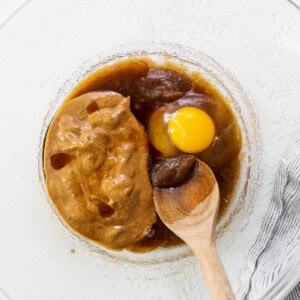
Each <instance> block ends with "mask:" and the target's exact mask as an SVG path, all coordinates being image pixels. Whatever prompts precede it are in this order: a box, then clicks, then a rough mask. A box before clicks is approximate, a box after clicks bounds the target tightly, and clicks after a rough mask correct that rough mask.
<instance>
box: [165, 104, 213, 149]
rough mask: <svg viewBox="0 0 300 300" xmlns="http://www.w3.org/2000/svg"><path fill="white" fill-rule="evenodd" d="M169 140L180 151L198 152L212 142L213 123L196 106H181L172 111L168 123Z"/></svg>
mask: <svg viewBox="0 0 300 300" xmlns="http://www.w3.org/2000/svg"><path fill="white" fill-rule="evenodd" d="M168 134H169V137H170V140H171V142H172V143H173V144H174V145H175V146H176V147H177V148H178V149H179V150H181V151H183V152H187V153H198V152H201V151H203V150H205V149H206V148H208V147H209V145H210V144H211V143H212V141H213V139H214V136H215V125H214V123H213V121H212V119H211V117H210V116H209V115H208V114H207V113H206V112H204V111H203V110H201V109H199V108H196V107H183V108H180V109H178V110H177V111H176V112H174V113H173V114H172V116H171V118H170V120H169V123H168Z"/></svg>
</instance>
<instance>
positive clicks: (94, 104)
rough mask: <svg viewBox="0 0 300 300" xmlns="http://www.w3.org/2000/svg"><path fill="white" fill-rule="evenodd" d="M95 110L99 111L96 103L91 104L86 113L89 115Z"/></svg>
mask: <svg viewBox="0 0 300 300" xmlns="http://www.w3.org/2000/svg"><path fill="white" fill-rule="evenodd" d="M97 110H99V106H98V104H97V102H96V101H93V102H91V103H90V104H89V105H88V106H87V108H86V111H87V113H88V114H89V115H91V114H92V113H94V112H95V111H97Z"/></svg>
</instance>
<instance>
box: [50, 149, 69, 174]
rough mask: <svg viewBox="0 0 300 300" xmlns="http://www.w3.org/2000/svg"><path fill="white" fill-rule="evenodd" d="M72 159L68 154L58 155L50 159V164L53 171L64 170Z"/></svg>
mask: <svg viewBox="0 0 300 300" xmlns="http://www.w3.org/2000/svg"><path fill="white" fill-rule="evenodd" d="M71 159H72V157H71V155H70V154H67V153H56V154H53V155H52V156H51V157H50V164H51V166H52V168H53V169H55V170H59V169H61V168H63V167H64V166H65V165H66V164H67V163H68V162H70V161H71Z"/></svg>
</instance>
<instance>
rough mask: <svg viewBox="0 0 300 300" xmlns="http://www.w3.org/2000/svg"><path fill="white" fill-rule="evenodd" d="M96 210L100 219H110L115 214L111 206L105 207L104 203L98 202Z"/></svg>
mask: <svg viewBox="0 0 300 300" xmlns="http://www.w3.org/2000/svg"><path fill="white" fill-rule="evenodd" d="M98 209H99V214H100V216H101V217H102V218H108V217H111V216H112V215H113V214H114V212H115V210H114V209H113V208H112V207H111V206H109V205H107V204H106V203H104V202H100V203H99V204H98Z"/></svg>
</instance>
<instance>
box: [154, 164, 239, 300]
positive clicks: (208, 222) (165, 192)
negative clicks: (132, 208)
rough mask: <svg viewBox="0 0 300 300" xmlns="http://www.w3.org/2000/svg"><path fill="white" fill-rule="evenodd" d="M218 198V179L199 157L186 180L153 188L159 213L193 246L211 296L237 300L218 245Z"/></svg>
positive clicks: (212, 297) (164, 220)
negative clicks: (179, 184) (178, 183)
mask: <svg viewBox="0 0 300 300" xmlns="http://www.w3.org/2000/svg"><path fill="white" fill-rule="evenodd" d="M219 200H220V195H219V186H218V183H217V181H216V178H215V176H214V174H213V172H212V170H211V169H210V168H209V167H208V166H207V165H206V164H205V163H204V162H202V161H200V160H196V165H195V171H194V174H193V177H192V178H191V179H190V180H189V181H188V182H187V183H185V184H183V185H181V186H179V187H175V188H155V189H154V203H155V207H156V210H157V213H158V215H159V216H160V218H161V220H162V221H163V222H164V223H165V225H166V226H167V227H168V228H170V230H172V231H173V232H174V233H175V234H176V235H178V236H179V237H180V238H181V239H182V240H183V241H185V242H186V243H187V244H188V245H189V246H190V247H191V249H192V251H193V252H194V254H195V256H196V258H197V260H198V263H199V265H200V268H201V271H202V274H203V277H204V280H205V282H206V285H207V287H208V290H209V292H210V296H211V299H216V300H220V299H235V298H234V294H233V292H232V288H231V286H230V283H229V281H228V278H227V275H226V273H225V271H224V268H223V266H222V262H221V261H220V258H219V256H218V253H217V250H216V246H215V223H216V217H217V214H218V209H219Z"/></svg>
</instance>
